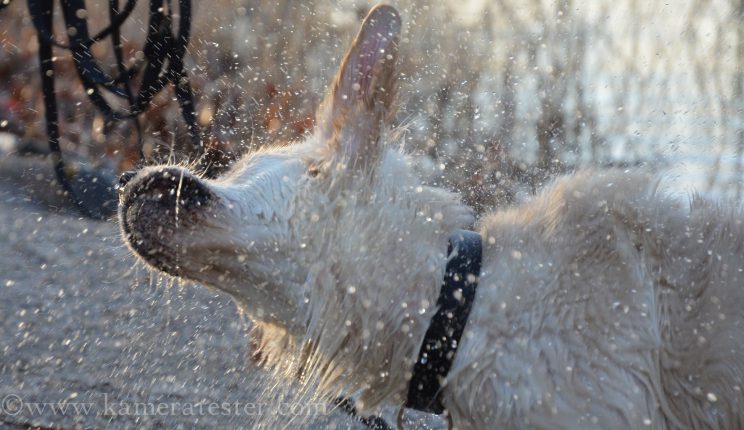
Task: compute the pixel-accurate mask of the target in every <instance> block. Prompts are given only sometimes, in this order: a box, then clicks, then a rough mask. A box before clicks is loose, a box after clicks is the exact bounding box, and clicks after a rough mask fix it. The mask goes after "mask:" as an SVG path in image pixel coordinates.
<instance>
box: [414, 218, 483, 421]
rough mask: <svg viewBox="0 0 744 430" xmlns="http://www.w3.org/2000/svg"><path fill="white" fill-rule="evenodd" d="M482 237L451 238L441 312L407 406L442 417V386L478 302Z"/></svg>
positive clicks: (429, 332)
mask: <svg viewBox="0 0 744 430" xmlns="http://www.w3.org/2000/svg"><path fill="white" fill-rule="evenodd" d="M481 253H482V245H481V236H480V234H478V233H476V232H473V231H467V230H456V231H455V232H454V233H453V234H452V236H450V239H449V248H448V250H447V255H449V256H451V258H450V260H449V262H448V263H447V268H446V271H445V274H444V282H443V283H442V289H441V291H440V292H439V300H437V306H439V309H438V310H437V313H436V314H434V316H433V317H432V318H431V323H430V324H429V329H428V330H426V335H425V336H424V341H423V342H422V344H421V349H420V350H419V356H418V360H417V361H416V364H414V366H413V375H412V376H411V381H410V382H409V383H408V398H407V399H406V405H405V406H406V407H407V408H411V409H416V410H419V411H422V412H429V413H434V414H441V413H442V412H444V406H442V402H441V399H440V395H441V392H442V383H443V382H444V380H445V378H446V377H447V374H448V373H449V370H450V367H452V362H453V361H454V359H455V353H456V352H457V347H458V346H459V344H460V337H462V332H463V331H464V330H465V324H467V322H468V315H469V314H470V309H471V308H472V307H473V301H474V300H475V290H476V288H477V287H478V276H479V275H480V268H481Z"/></svg>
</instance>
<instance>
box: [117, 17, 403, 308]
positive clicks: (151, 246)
mask: <svg viewBox="0 0 744 430" xmlns="http://www.w3.org/2000/svg"><path fill="white" fill-rule="evenodd" d="M400 30H401V22H400V17H399V16H398V13H397V11H396V10H395V9H394V8H392V7H389V6H378V7H376V8H374V9H373V10H372V11H371V12H370V13H369V15H368V16H367V17H366V18H365V20H364V22H363V24H362V26H361V30H360V31H359V34H358V35H357V37H356V39H355V40H354V42H353V45H352V46H351V48H350V49H349V51H348V53H347V54H346V56H345V58H344V60H343V63H342V64H341V66H340V69H339V71H338V74H337V76H336V78H335V80H334V81H333V84H332V88H331V90H330V91H329V93H328V95H327V96H326V98H325V101H324V102H323V104H322V106H321V108H320V109H319V111H318V115H317V121H316V123H317V125H316V130H315V132H314V134H313V135H312V136H310V137H308V138H307V139H306V140H305V141H304V142H301V143H297V144H294V145H289V146H284V147H278V146H277V147H273V148H268V149H264V150H261V151H258V152H255V153H252V154H248V155H247V156H245V157H244V158H243V159H242V160H241V161H239V162H237V163H236V165H235V166H233V167H232V169H231V170H230V171H229V172H227V173H226V174H225V175H224V176H223V177H221V178H219V179H217V180H207V179H204V178H200V177H199V176H197V175H195V174H194V173H192V172H191V171H189V170H188V169H185V168H182V167H177V166H155V167H147V168H144V169H142V170H140V171H139V172H137V173H136V174H135V175H132V174H129V175H126V174H125V175H124V176H122V179H121V180H120V202H119V220H120V224H121V228H122V231H123V235H124V238H125V241H126V242H127V243H128V244H129V246H130V247H131V249H132V250H133V251H134V252H135V253H136V254H137V255H139V256H140V257H141V258H142V259H143V260H144V261H145V262H146V263H148V264H149V265H150V266H152V267H154V268H155V269H157V270H160V271H163V272H166V273H168V274H170V275H173V276H177V277H184V278H188V279H193V280H197V281H201V282H204V283H206V284H209V285H212V286H217V287H219V288H221V289H226V290H227V291H228V292H231V293H237V292H239V293H240V294H239V295H240V296H241V297H243V296H245V297H250V298H252V299H254V300H255V299H258V300H260V296H261V295H263V294H265V295H268V296H271V300H261V301H260V302H262V303H264V305H266V304H269V303H274V304H276V306H274V307H273V309H264V310H263V311H264V312H266V313H267V314H285V313H287V312H289V311H291V308H292V307H293V306H294V304H295V303H296V298H295V297H285V296H291V295H292V294H293V293H296V292H289V293H288V289H287V286H291V285H297V284H302V283H303V282H304V281H305V278H306V277H307V269H306V268H304V267H298V266H297V264H299V263H298V261H299V260H300V259H298V258H297V254H298V253H302V252H304V251H305V248H307V247H309V246H310V244H308V243H304V241H306V240H309V239H307V238H303V237H295V235H296V234H297V230H296V229H295V227H296V225H297V224H302V223H306V224H308V225H312V224H317V225H322V224H323V223H319V222H318V221H320V219H319V218H320V217H321V216H323V217H327V216H328V215H329V214H328V213H326V212H327V211H325V210H320V209H318V210H313V209H312V208H307V207H304V208H300V207H298V195H299V194H301V195H302V199H303V200H304V201H311V200H315V206H319V205H322V204H323V202H326V201H328V200H329V198H331V197H329V193H331V192H332V191H331V189H332V188H336V189H337V190H338V189H341V188H343V187H345V186H346V185H344V184H347V185H348V184H350V183H353V182H360V181H366V180H370V178H371V177H372V176H374V175H375V173H376V172H375V170H376V169H375V168H376V166H377V165H378V164H379V163H380V158H381V157H382V154H383V140H384V139H383V135H384V133H385V123H386V120H387V119H388V117H389V116H390V113H391V112H392V105H393V101H394V98H395V80H396V73H395V63H396V60H397V57H398V39H399V34H400ZM314 251H315V252H317V250H314ZM296 263H297V264H296ZM280 285H281V286H282V288H281V289H279V286H280ZM246 288H249V289H250V290H251V292H250V294H245V289H246ZM238 290H240V291H238ZM280 291H281V293H279V292H280ZM289 291H291V290H289ZM234 295H235V294H234Z"/></svg>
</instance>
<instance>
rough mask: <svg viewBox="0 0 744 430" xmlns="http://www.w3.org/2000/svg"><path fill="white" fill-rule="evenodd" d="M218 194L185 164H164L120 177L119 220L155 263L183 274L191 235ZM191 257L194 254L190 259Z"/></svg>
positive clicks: (130, 242) (135, 244)
mask: <svg viewBox="0 0 744 430" xmlns="http://www.w3.org/2000/svg"><path fill="white" fill-rule="evenodd" d="M217 201H218V198H217V196H216V195H215V194H214V193H213V192H212V191H211V190H210V189H209V187H208V185H207V184H206V183H204V181H202V180H201V179H199V178H197V177H196V176H194V175H193V174H191V173H189V172H188V171H186V170H185V169H180V168H175V167H162V168H154V169H146V170H143V171H142V172H140V173H138V174H136V175H134V174H132V173H125V174H124V175H122V177H121V179H120V182H119V220H120V224H121V229H122V232H123V236H124V239H125V241H126V242H127V244H128V245H129V246H130V248H131V249H132V250H133V251H134V252H135V253H136V254H137V255H139V256H140V257H141V258H142V259H143V260H144V261H145V262H147V263H148V264H149V265H151V266H153V267H154V268H155V269H157V270H160V271H163V272H166V273H168V274H170V275H173V276H182V274H183V270H182V264H180V262H182V261H184V259H188V258H187V257H188V255H187V253H188V252H192V250H190V249H189V247H188V246H187V244H188V242H189V237H190V236H194V235H195V234H197V232H198V227H199V226H200V225H201V224H202V223H203V222H204V220H205V219H206V218H207V217H208V213H209V212H210V208H211V207H213V206H215V204H216V202H217ZM189 260H190V259H189Z"/></svg>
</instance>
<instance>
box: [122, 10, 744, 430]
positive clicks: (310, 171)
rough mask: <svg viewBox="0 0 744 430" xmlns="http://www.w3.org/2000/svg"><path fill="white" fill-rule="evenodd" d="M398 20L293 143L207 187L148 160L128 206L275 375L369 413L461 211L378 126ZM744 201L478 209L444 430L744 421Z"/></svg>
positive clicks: (605, 178)
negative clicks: (252, 334) (475, 256)
mask: <svg viewBox="0 0 744 430" xmlns="http://www.w3.org/2000/svg"><path fill="white" fill-rule="evenodd" d="M400 27H401V23H400V18H399V16H398V14H397V12H396V11H395V10H394V9H393V8H391V7H388V6H380V7H377V8H375V9H374V10H373V11H372V12H370V14H369V16H367V18H366V19H365V21H364V24H363V25H362V28H361V30H360V33H359V35H358V36H357V38H356V40H355V41H354V43H353V45H352V47H351V48H350V50H349V52H348V54H347V56H346V58H345V59H344V61H343V64H342V65H341V67H340V70H339V73H338V76H337V78H336V79H335V81H334V82H333V85H332V88H331V90H330V92H329V94H328V96H327V98H326V100H325V102H324V104H323V105H322V107H321V109H320V110H319V113H318V116H317V127H316V129H315V132H314V134H313V135H312V136H310V137H308V138H307V139H306V140H305V141H304V142H301V143H296V144H293V145H290V146H281V147H272V148H266V149H263V150H261V151H258V152H255V153H252V154H248V155H247V156H245V157H244V159H242V160H241V161H240V162H239V163H237V164H236V165H235V166H234V167H233V168H232V170H231V171H230V172H229V173H227V174H226V175H225V176H224V177H222V178H220V179H217V180H205V179H202V178H199V177H197V176H196V175H194V174H193V173H191V172H189V171H188V170H187V169H184V168H180V167H175V166H159V167H148V168H145V169H142V170H141V171H140V172H138V173H137V174H136V175H135V176H134V177H132V178H126V179H127V181H125V182H127V183H126V185H125V186H124V187H123V189H122V191H121V200H120V206H119V217H120V221H121V227H122V230H123V234H124V238H125V240H126V242H127V243H128V244H129V246H130V247H131V248H132V249H133V250H134V252H136V253H137V254H138V255H139V256H140V257H142V259H143V260H144V261H145V262H147V263H148V264H149V265H151V266H152V267H154V268H155V269H157V270H160V271H163V272H166V273H168V274H171V275H173V276H177V277H183V278H187V279H192V280H196V281H198V282H201V283H203V284H205V285H209V286H212V287H215V288H218V289H220V290H222V291H225V292H227V293H228V294H230V295H232V297H234V298H235V299H236V301H237V302H238V303H239V304H240V306H241V308H242V309H244V311H245V312H246V313H247V314H248V315H249V317H250V318H251V320H252V321H253V323H254V324H255V325H256V326H257V327H260V328H261V331H262V337H261V340H260V347H261V348H262V351H261V352H262V358H263V359H265V360H267V361H268V363H269V364H271V365H272V366H273V368H274V369H276V371H277V373H278V375H279V376H281V377H287V378H293V379H294V378H296V377H297V375H300V378H301V379H302V380H303V381H304V383H305V385H306V386H308V387H312V390H313V391H315V392H317V393H319V395H320V396H327V397H333V396H336V395H339V394H341V393H355V394H356V395H358V397H359V402H360V404H361V406H363V408H364V409H373V408H377V407H379V406H385V405H388V406H389V405H402V404H403V403H404V402H405V399H406V393H407V390H408V381H409V380H410V378H411V373H412V368H413V363H414V362H415V361H416V360H417V357H418V353H419V348H420V346H421V343H422V339H423V337H424V333H425V331H426V330H427V327H428V326H429V323H430V320H431V318H432V315H433V313H434V312H435V311H436V301H437V297H438V296H439V290H440V286H441V285H442V279H443V276H444V271H445V264H446V262H447V260H448V255H446V254H447V244H448V237H449V236H450V234H451V232H452V231H453V230H455V229H458V228H466V227H467V226H469V225H471V223H472V215H471V210H470V209H469V208H468V207H466V206H464V205H462V204H461V202H460V200H459V198H458V196H457V195H455V194H453V193H450V192H448V191H445V190H443V189H439V188H434V187H428V186H424V185H422V184H421V182H420V180H419V179H418V178H417V177H416V175H415V174H414V169H413V168H412V165H411V160H410V159H409V158H408V157H407V156H406V155H404V154H402V153H401V152H400V150H399V149H398V147H399V143H400V142H399V141H398V140H397V138H396V136H395V135H394V134H392V133H391V132H390V131H388V129H387V128H386V126H385V124H386V120H387V117H388V116H389V114H390V113H391V111H392V108H391V106H392V104H393V101H394V97H395V80H396V70H395V65H396V60H397V53H398V51H397V43H398V37H399V33H400ZM742 215H743V214H742V213H740V212H739V211H736V210H733V209H727V208H721V207H717V206H714V205H711V204H708V203H705V202H703V201H701V200H699V199H693V201H692V203H691V204H680V203H678V202H677V201H675V200H673V199H670V198H668V197H666V196H665V195H663V193H660V192H657V191H656V190H655V187H654V184H653V183H652V182H651V181H650V180H649V178H648V177H646V176H644V175H642V174H637V173H628V172H617V171H613V172H609V173H607V172H599V171H593V172H585V173H580V174H576V175H573V176H569V177H565V178H563V179H560V180H558V181H556V182H555V183H554V184H553V185H552V186H551V187H549V188H548V189H547V190H545V191H543V192H542V193H541V194H539V195H537V196H536V197H534V199H532V200H531V202H529V203H527V204H525V205H522V206H520V207H516V208H513V209H511V210H507V211H503V212H497V213H494V214H491V215H489V216H487V217H485V218H484V219H483V220H482V221H481V222H480V228H479V230H480V234H481V236H482V240H483V242H482V243H483V260H482V270H481V273H480V282H479V286H478V289H477V296H476V299H475V303H474V306H473V310H472V313H471V314H470V318H469V320H468V322H467V327H466V330H465V334H464V336H463V337H462V339H461V343H460V347H459V350H458V351H457V354H456V356H455V357H454V363H453V366H452V369H451V371H450V372H449V374H448V375H447V378H446V381H445V384H444V388H443V390H442V392H441V400H442V402H443V404H444V406H445V407H446V409H447V411H448V412H449V414H450V415H451V417H452V420H453V422H454V424H455V426H456V427H458V428H460V429H470V428H504V429H513V428H530V429H533V428H540V429H558V428H563V429H578V428H598V429H626V428H644V427H648V428H654V429H671V428H679V429H684V428H726V429H737V428H743V426H744V397H742V387H744V318H743V316H744V315H743V314H744V271H743V270H744V227H742V220H744V216H742Z"/></svg>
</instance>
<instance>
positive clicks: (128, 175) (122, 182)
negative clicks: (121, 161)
mask: <svg viewBox="0 0 744 430" xmlns="http://www.w3.org/2000/svg"><path fill="white" fill-rule="evenodd" d="M136 174H137V172H135V171H134V170H127V171H126V172H124V173H122V174H121V176H119V183H118V184H116V189H117V190H119V191H121V190H123V189H124V187H125V186H126V185H127V183H129V181H131V180H132V178H134V175H136Z"/></svg>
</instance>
